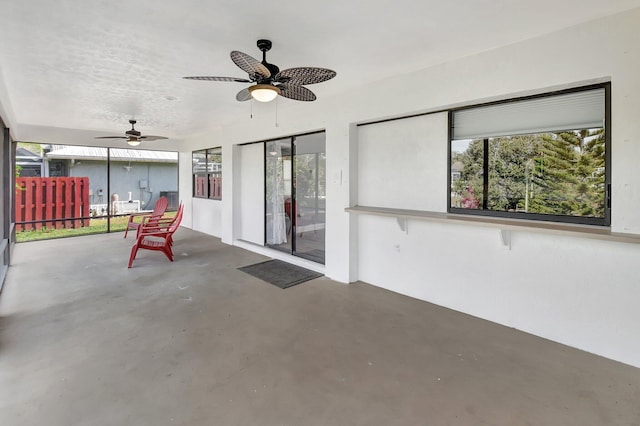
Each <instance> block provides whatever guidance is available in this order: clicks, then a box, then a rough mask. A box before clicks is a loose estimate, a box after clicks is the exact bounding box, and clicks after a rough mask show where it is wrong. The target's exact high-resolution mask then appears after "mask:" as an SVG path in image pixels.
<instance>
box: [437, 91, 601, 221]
mask: <svg viewBox="0 0 640 426" xmlns="http://www.w3.org/2000/svg"><path fill="white" fill-rule="evenodd" d="M594 89H604V93H605V95H604V103H605V105H604V127H603V129H604V143H605V160H604V164H605V173H604V195H603V196H604V200H603V201H604V217H597V218H596V217H582V216H568V215H555V214H542V213H525V212H515V211H498V210H489V209H483V208H482V206H481V208H479V209H465V208H461V207H452V205H451V201H452V200H451V192H452V190H451V189H452V170H451V169H452V164H451V162H452V151H451V148H452V142H453V141H454V139H453V135H454V114H455V112H457V111H461V110H466V109H473V108H479V107H486V106H491V105H497V104H507V103H510V102H516V101H527V100H532V99H537V98H544V97H552V96H558V95H564V94H569V93H575V92H583V91H588V90H594ZM448 116H449V128H448V138H447V139H448V150H447V213H451V214H456V215H458V214H459V215H470V216H483V217H498V218H509V219H521V220H532V221H545V222H558V223H570V224H582V225H597V226H603V227H608V226H610V225H611V82H605V83H599V84H592V85H588V86H580V87H575V88H571V89H565V90H558V91H553V92H547V93H541V94H537V95H530V96H523V97H517V98H511V99H506V100H500V101H495V102H487V103H481V104H473V105H467V106H464V107H460V108H454V109H450V110H449V111H448ZM478 139H480V138H478ZM489 139H490V138H489V137H487V138H482V140H484V157H485V160H484V161H483V166H482V167H483V173H484V176H488V175H489V162H488V161H487V156H488V148H487V147H488V141H489ZM485 186H486V180H485ZM487 190H488V189H487V188H486V187H485V189H484V191H487ZM483 196H484V194H483Z"/></svg>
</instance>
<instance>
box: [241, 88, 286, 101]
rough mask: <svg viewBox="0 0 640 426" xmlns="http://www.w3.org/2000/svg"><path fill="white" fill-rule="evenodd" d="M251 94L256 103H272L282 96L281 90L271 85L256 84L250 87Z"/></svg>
mask: <svg viewBox="0 0 640 426" xmlns="http://www.w3.org/2000/svg"><path fill="white" fill-rule="evenodd" d="M249 92H250V93H251V96H252V97H253V99H255V100H256V101H259V102H271V101H272V100H274V99H275V98H276V97H277V96H278V95H279V94H280V89H278V88H277V87H276V86H273V85H271V84H256V85H255V86H251V87H249Z"/></svg>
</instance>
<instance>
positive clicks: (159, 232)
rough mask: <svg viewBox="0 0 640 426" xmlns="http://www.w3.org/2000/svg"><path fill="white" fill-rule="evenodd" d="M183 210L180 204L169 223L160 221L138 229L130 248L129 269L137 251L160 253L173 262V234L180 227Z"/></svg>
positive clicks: (163, 220)
mask: <svg viewBox="0 0 640 426" xmlns="http://www.w3.org/2000/svg"><path fill="white" fill-rule="evenodd" d="M183 210H184V205H183V204H182V203H181V204H180V206H179V207H178V212H177V213H176V216H175V217H174V218H172V219H170V220H169V221H167V220H165V219H160V220H159V221H158V222H154V223H151V224H143V225H142V226H140V227H139V228H138V231H137V237H136V242H135V244H134V245H133V247H131V255H130V256H129V268H131V265H133V261H134V259H135V258H136V255H137V254H138V250H139V249H144V250H153V251H161V252H162V253H164V255H165V256H167V258H168V259H169V260H170V261H172V262H173V234H174V233H175V232H176V231H177V230H178V227H179V226H180V222H181V221H182V212H183Z"/></svg>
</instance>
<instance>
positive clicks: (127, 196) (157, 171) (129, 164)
mask: <svg viewBox="0 0 640 426" xmlns="http://www.w3.org/2000/svg"><path fill="white" fill-rule="evenodd" d="M109 158H110V164H111V167H110V170H109V177H110V180H111V186H110V188H109V190H110V194H108V193H107V148H97V147H87V146H55V145H54V146H51V150H48V151H47V150H46V153H45V176H51V177H55V176H74V177H82V176H87V177H89V185H90V190H89V198H90V203H91V204H92V206H93V205H95V206H99V205H105V206H106V205H107V204H108V203H109V202H110V200H111V199H112V197H113V196H114V195H117V198H118V199H119V200H120V201H121V202H123V201H124V202H128V201H129V200H131V201H132V203H133V204H135V205H136V206H137V205H138V204H139V208H140V209H141V210H150V209H152V208H153V206H154V204H155V202H156V200H157V199H158V198H159V197H161V196H166V197H167V198H168V199H169V208H170V209H172V208H177V207H178V153H177V152H169V151H147V150H133V149H117V148H111V149H110V154H109ZM98 213H101V212H100V211H98ZM120 213H122V211H120Z"/></svg>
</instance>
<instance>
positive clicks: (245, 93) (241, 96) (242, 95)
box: [236, 89, 251, 102]
mask: <svg viewBox="0 0 640 426" xmlns="http://www.w3.org/2000/svg"><path fill="white" fill-rule="evenodd" d="M249 99H251V92H249V89H242V90H241V91H239V92H238V94H237V95H236V100H237V101H240V102H244V101H248V100H249Z"/></svg>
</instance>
